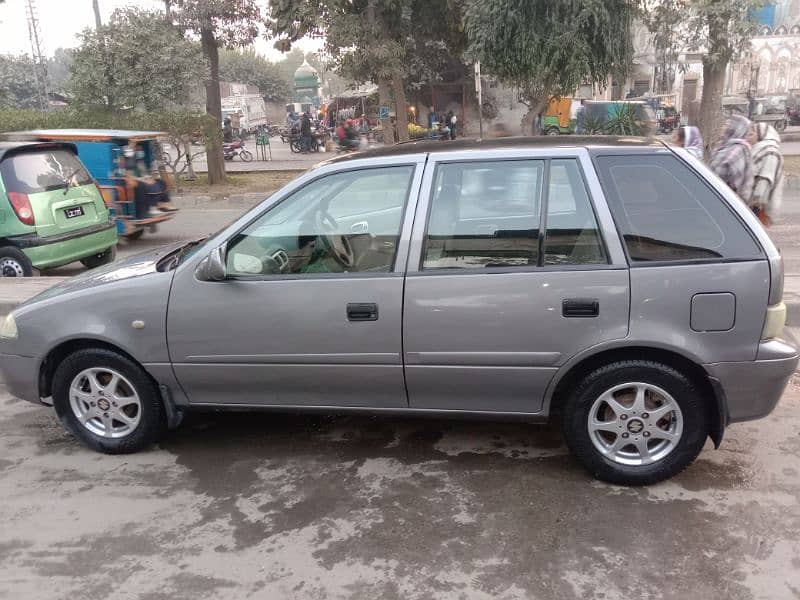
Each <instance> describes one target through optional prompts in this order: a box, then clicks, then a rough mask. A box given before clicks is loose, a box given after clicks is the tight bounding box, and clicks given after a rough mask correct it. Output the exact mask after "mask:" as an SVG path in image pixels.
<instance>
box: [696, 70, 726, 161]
mask: <svg viewBox="0 0 800 600" xmlns="http://www.w3.org/2000/svg"><path fill="white" fill-rule="evenodd" d="M727 68H728V61H727V60H726V61H724V62H723V61H719V62H716V63H711V62H710V61H704V62H703V97H702V98H701V99H700V114H699V116H698V125H699V126H700V133H701V135H702V136H703V140H704V142H705V155H706V158H708V156H709V155H710V153H711V149H712V148H713V147H714V144H716V143H717V139H718V138H719V132H720V128H721V126H722V121H723V119H724V116H723V114H722V89H723V86H724V85H725V71H726V69H727Z"/></svg>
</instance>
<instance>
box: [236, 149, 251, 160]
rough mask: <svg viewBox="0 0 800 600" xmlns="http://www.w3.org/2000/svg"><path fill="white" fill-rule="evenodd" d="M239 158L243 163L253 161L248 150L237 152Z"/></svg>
mask: <svg viewBox="0 0 800 600" xmlns="http://www.w3.org/2000/svg"><path fill="white" fill-rule="evenodd" d="M239 158H241V159H242V160H243V161H244V162H250V161H251V160H253V153H252V152H250V150H242V151H241V152H239Z"/></svg>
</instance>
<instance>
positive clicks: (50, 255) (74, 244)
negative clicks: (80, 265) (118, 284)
mask: <svg viewBox="0 0 800 600" xmlns="http://www.w3.org/2000/svg"><path fill="white" fill-rule="evenodd" d="M8 239H9V240H10V241H12V242H13V243H14V244H15V245H16V246H17V247H18V248H20V249H21V250H22V251H23V252H24V253H25V255H26V256H27V257H28V259H30V261H31V262H32V263H33V266H34V267H36V268H37V269H49V268H52V267H58V266H61V265H66V264H68V263H71V262H74V261H76V260H80V259H82V258H86V257H87V256H94V255H96V254H102V253H103V252H105V251H106V250H108V249H109V248H111V247H112V246H115V245H116V244H117V228H116V226H115V225H114V223H108V224H105V223H104V224H102V225H98V226H95V227H91V228H87V229H81V230H78V231H75V232H69V233H66V234H61V235H56V236H51V237H45V238H43V237H38V236H36V235H28V236H17V237H12V238H8Z"/></svg>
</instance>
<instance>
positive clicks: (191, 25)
mask: <svg viewBox="0 0 800 600" xmlns="http://www.w3.org/2000/svg"><path fill="white" fill-rule="evenodd" d="M174 7H175V8H176V9H177V12H176V16H177V21H178V24H179V25H180V26H182V27H184V28H185V29H188V30H190V31H194V32H195V33H198V34H202V32H203V30H206V31H210V32H212V33H213V36H214V40H215V41H216V42H217V44H218V45H220V46H224V47H225V48H239V47H242V46H246V45H248V44H250V43H252V41H253V40H254V39H256V37H258V27H259V25H260V23H261V9H260V8H259V7H258V4H257V3H256V2H255V0H176V1H175V3H174Z"/></svg>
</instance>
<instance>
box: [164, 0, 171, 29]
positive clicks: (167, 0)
mask: <svg viewBox="0 0 800 600" xmlns="http://www.w3.org/2000/svg"><path fill="white" fill-rule="evenodd" d="M164 14H165V15H166V17H167V23H172V0H164Z"/></svg>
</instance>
